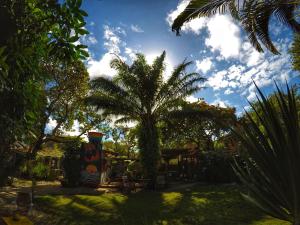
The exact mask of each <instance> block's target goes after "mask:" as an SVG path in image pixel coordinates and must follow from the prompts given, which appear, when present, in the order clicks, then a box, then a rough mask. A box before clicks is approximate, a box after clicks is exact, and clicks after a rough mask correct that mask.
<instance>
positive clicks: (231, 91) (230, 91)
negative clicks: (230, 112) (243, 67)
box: [224, 88, 234, 95]
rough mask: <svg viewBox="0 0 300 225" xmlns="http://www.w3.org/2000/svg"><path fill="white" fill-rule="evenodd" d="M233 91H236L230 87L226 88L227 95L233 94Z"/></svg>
mask: <svg viewBox="0 0 300 225" xmlns="http://www.w3.org/2000/svg"><path fill="white" fill-rule="evenodd" d="M232 93H234V91H233V90H231V89H230V88H228V89H226V90H225V91H224V94H225V95H230V94H232Z"/></svg>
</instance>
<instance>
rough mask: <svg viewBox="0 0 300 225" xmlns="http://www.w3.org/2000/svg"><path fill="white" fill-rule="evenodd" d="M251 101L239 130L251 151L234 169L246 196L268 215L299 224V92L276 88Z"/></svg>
mask: <svg viewBox="0 0 300 225" xmlns="http://www.w3.org/2000/svg"><path fill="white" fill-rule="evenodd" d="M258 91H259V95H260V99H258V102H257V103H256V104H251V106H252V109H253V113H247V118H248V122H246V123H244V124H243V126H241V127H239V128H238V129H237V130H236V134H237V135H238V137H239V138H240V140H241V143H242V146H243V147H244V149H245V150H246V152H247V153H248V155H247V157H243V159H244V160H243V161H244V162H241V161H240V160H239V161H237V162H236V165H235V170H236V173H237V174H238V175H239V177H240V178H241V181H242V182H243V183H244V184H245V185H246V186H247V187H248V193H247V194H245V195H244V196H245V197H246V199H248V200H249V201H251V202H252V203H254V204H256V206H258V207H259V208H261V209H262V210H263V211H264V212H266V213H268V214H269V215H271V216H273V217H276V218H279V219H282V220H286V221H290V222H291V223H292V224H294V225H300V163H299V162H300V120H299V102H297V101H299V100H297V98H298V97H299V96H297V94H296V91H295V90H293V89H292V90H291V89H289V87H288V86H287V92H286V93H284V92H283V91H281V90H280V89H279V88H278V87H277V93H276V95H275V99H274V96H273V98H269V99H267V98H266V97H265V96H264V95H263V94H262V92H261V91H260V90H259V89H258Z"/></svg>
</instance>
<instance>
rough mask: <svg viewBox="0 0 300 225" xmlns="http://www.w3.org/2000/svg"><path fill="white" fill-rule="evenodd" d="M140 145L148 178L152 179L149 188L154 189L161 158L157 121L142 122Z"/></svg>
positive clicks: (147, 120)
mask: <svg viewBox="0 0 300 225" xmlns="http://www.w3.org/2000/svg"><path fill="white" fill-rule="evenodd" d="M138 144H139V149H140V154H141V161H142V165H143V167H144V170H145V172H146V176H147V178H148V179H150V182H149V185H148V186H149V188H151V189H154V187H155V181H156V176H157V170H158V161H159V158H160V154H159V139H158V130H157V126H156V122H155V120H153V119H149V118H148V119H146V120H143V121H142V122H141V124H140V130H139V138H138Z"/></svg>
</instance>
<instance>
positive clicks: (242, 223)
mask: <svg viewBox="0 0 300 225" xmlns="http://www.w3.org/2000/svg"><path fill="white" fill-rule="evenodd" d="M37 204H38V208H39V210H40V211H42V212H43V213H42V216H40V217H39V218H37V219H36V222H37V224H51V225H54V224H59V225H63V224H68V225H71V224H74V225H75V224H76V225H79V224H93V225H94V224H101V225H105V224H108V225H110V224H125V225H146V224H147V225H154V224H157V225H158V224H168V225H169V224H172V225H181V224H200V225H224V224H228V225H288V224H289V223H286V222H283V221H280V220H277V219H274V218H270V217H267V216H265V215H263V214H262V213H260V211H258V210H257V209H255V208H254V207H252V206H250V205H249V204H248V203H247V202H245V201H244V200H243V199H242V198H241V197H240V195H239V190H238V189H237V188H236V187H230V186H226V187H225V186H198V187H194V188H191V189H186V190H182V191H178V192H162V193H159V192H140V193H137V194H131V195H129V196H126V195H122V194H102V195H99V196H87V195H73V196H43V197H39V198H38V199H37Z"/></svg>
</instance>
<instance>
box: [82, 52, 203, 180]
mask: <svg viewBox="0 0 300 225" xmlns="http://www.w3.org/2000/svg"><path fill="white" fill-rule="evenodd" d="M165 56H166V53H165V52H163V53H162V54H161V55H160V56H159V57H157V58H156V59H155V61H154V62H153V64H152V65H148V64H147V62H146V59H145V56H144V55H142V54H137V55H136V60H135V61H134V62H133V63H132V65H130V66H129V65H127V64H126V63H124V62H123V61H122V60H121V59H119V58H118V59H115V60H113V61H112V62H111V66H112V67H113V68H114V69H116V70H117V71H118V74H117V76H116V77H115V78H114V79H108V78H105V77H99V78H97V79H95V80H93V81H92V82H91V85H92V89H93V93H92V94H91V95H90V97H88V99H87V103H88V104H90V105H93V106H96V107H97V110H99V109H102V110H104V114H105V115H113V116H121V119H119V120H118V122H130V121H135V122H137V123H138V128H139V132H138V147H139V149H140V155H141V161H142V164H143V166H144V169H145V172H146V175H147V177H148V178H150V180H151V181H152V182H150V183H151V184H152V185H154V182H155V177H156V174H157V166H158V161H159V158H160V151H159V135H158V128H157V123H158V122H159V121H161V120H162V119H163V118H165V117H168V116H170V115H171V114H173V115H174V114H178V113H180V104H181V103H182V101H183V99H184V98H185V97H187V96H189V95H191V94H193V93H195V92H197V91H198V90H200V89H201V88H200V86H199V85H198V83H199V82H203V81H204V80H205V79H204V78H203V77H201V76H200V75H199V74H198V73H186V68H187V67H188V66H189V65H191V63H192V62H186V61H184V62H183V63H181V64H179V65H178V66H177V67H176V68H175V69H174V71H173V72H172V74H171V76H170V77H169V78H168V79H167V80H166V81H164V80H163V72H164V68H165V67H164V60H165Z"/></svg>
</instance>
